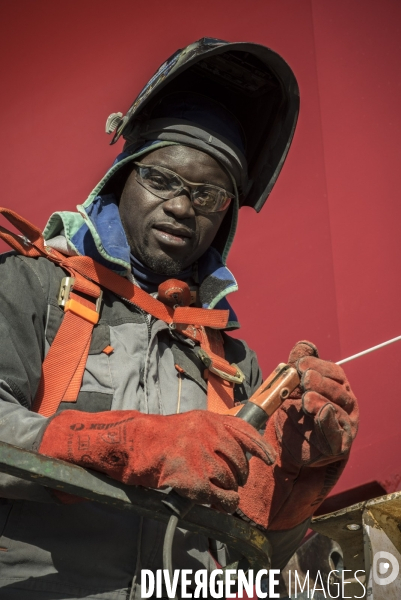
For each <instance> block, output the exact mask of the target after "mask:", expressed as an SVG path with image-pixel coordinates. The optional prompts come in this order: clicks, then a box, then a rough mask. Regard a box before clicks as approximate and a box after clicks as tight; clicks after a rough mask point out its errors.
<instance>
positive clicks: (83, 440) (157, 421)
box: [39, 410, 273, 512]
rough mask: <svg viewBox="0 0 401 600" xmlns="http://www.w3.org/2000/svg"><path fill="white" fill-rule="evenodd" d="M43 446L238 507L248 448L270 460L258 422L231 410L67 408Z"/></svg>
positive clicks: (133, 479) (115, 474)
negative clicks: (174, 411) (146, 411)
mask: <svg viewBox="0 0 401 600" xmlns="http://www.w3.org/2000/svg"><path fill="white" fill-rule="evenodd" d="M39 452H40V453H41V454H45V455H46V456H50V457H53V458H59V459H62V460H66V461H68V462H71V463H74V464H77V465H80V466H82V467H86V468H91V469H95V470H97V471H101V472H102V473H106V474H107V475H109V476H110V477H112V478H113V479H117V480H118V481H122V482H123V483H126V484H129V485H141V486H144V487H149V488H155V489H162V488H166V487H172V488H174V489H175V490H176V492H178V493H179V494H181V495H182V496H186V497H188V498H190V499H192V500H194V501H195V502H198V503H200V504H209V503H210V504H213V505H214V506H216V508H219V509H221V510H225V511H228V512H233V511H234V510H235V508H236V507H237V505H238V502H239V496H238V486H240V485H244V484H245V482H246V479H247V476H248V461H247V459H246V453H247V452H250V453H251V454H253V455H255V456H257V457H258V460H259V461H260V463H261V464H272V462H273V452H272V450H271V448H270V447H269V445H268V443H267V442H265V441H264V440H263V438H262V436H261V435H260V434H259V433H258V432H257V431H255V429H254V428H253V427H252V426H251V425H249V424H248V423H245V422H244V421H241V420H240V419H237V418H236V417H232V416H225V415H219V414H216V413H211V412H207V411H200V410H194V411H190V412H187V413H183V414H178V415H169V416H163V415H147V414H142V413H140V412H137V411H131V410H130V411H110V412H100V413H86V412H81V411H75V410H65V411H63V412H62V413H61V414H59V415H56V416H54V417H52V418H51V419H49V424H48V426H47V427H46V429H45V432H44V435H43V438H42V441H41V443H40V446H39Z"/></svg>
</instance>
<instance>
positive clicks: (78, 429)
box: [70, 423, 85, 431]
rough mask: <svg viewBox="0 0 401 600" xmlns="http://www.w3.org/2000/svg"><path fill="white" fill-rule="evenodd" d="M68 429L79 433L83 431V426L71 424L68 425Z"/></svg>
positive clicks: (81, 424)
mask: <svg viewBox="0 0 401 600" xmlns="http://www.w3.org/2000/svg"><path fill="white" fill-rule="evenodd" d="M70 429H72V430H73V431H81V429H85V425H84V424H83V423H73V424H72V425H70Z"/></svg>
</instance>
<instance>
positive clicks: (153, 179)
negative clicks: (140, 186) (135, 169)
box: [145, 171, 169, 190]
mask: <svg viewBox="0 0 401 600" xmlns="http://www.w3.org/2000/svg"><path fill="white" fill-rule="evenodd" d="M145 179H146V181H147V182H148V183H149V184H150V185H151V186H152V187H154V188H155V189H158V190H162V189H166V188H167V187H169V180H168V178H167V177H165V176H164V175H162V174H161V173H158V172H156V171H150V172H148V173H146V175H145Z"/></svg>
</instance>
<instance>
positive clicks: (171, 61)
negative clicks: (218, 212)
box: [106, 37, 299, 212]
mask: <svg viewBox="0 0 401 600" xmlns="http://www.w3.org/2000/svg"><path fill="white" fill-rule="evenodd" d="M187 92H191V93H193V94H200V95H202V96H206V97H207V98H208V99H210V100H211V101H214V102H216V103H218V104H219V105H220V106H222V107H224V108H225V110H226V111H228V113H231V115H232V116H234V115H235V119H236V120H237V121H238V122H239V123H240V124H241V125H240V128H241V130H242V131H243V132H244V138H245V140H246V148H245V152H244V150H243V149H242V148H239V146H238V143H237V142H234V148H233V147H232V145H231V144H232V142H233V140H232V137H229V138H227V137H226V134H225V133H224V132H223V130H222V129H220V128H218V131H216V128H215V123H209V124H208V125H206V123H205V122H203V123H202V126H201V128H199V127H198V125H199V121H198V119H197V118H196V119H195V120H192V115H189V114H187V115H186V117H188V116H191V118H190V119H188V118H185V119H184V120H183V121H181V119H180V118H179V116H177V114H174V115H172V114H171V113H169V114H168V116H167V114H166V113H164V114H162V115H161V114H159V115H158V116H157V117H156V114H157V113H154V114H153V110H154V109H156V107H157V106H158V104H159V103H160V106H161V103H162V102H163V100H164V99H167V98H168V97H169V96H170V95H172V94H178V95H177V96H176V98H177V97H179V95H180V94H185V93H187ZM298 110H299V90H298V85H297V81H296V79H295V76H294V73H293V72H292V70H291V68H290V67H289V66H288V64H287V63H286V62H285V61H284V60H283V59H282V58H281V56H279V55H278V54H277V53H276V52H273V51H272V50H270V49H269V48H266V46H262V45H261V44H253V43H249V42H225V41H224V40H219V39H216V38H206V37H205V38H202V39H200V40H198V41H196V42H193V43H192V44H189V45H188V46H187V47H186V48H181V49H179V50H177V51H176V52H175V53H174V54H173V55H172V56H170V57H169V58H168V59H167V60H165V61H164V63H163V64H162V65H161V66H160V67H159V69H158V70H157V71H156V73H155V74H154V75H153V76H152V77H151V78H150V79H149V81H148V82H147V83H146V85H145V86H144V88H143V89H142V91H141V92H140V93H139V94H138V96H137V97H136V98H135V100H134V101H133V103H132V105H131V107H130V108H129V109H128V111H127V112H126V113H125V115H123V113H121V112H118V113H112V114H111V115H110V116H109V118H108V119H107V123H106V132H107V133H109V134H110V133H113V139H112V141H111V143H112V144H114V143H115V142H116V141H117V140H118V139H119V137H120V136H123V137H124V138H125V139H127V138H128V140H129V142H131V140H135V139H137V138H139V137H141V136H142V138H144V139H147V140H153V141H155V140H158V141H161V140H170V139H173V138H174V139H175V140H178V141H179V143H185V144H187V145H193V144H195V143H196V144H197V145H198V146H197V147H201V146H202V148H203V149H204V150H205V151H209V152H211V151H213V152H215V153H216V156H217V153H219V158H218V160H220V162H221V164H225V165H226V166H227V168H229V169H230V173H232V174H233V176H234V178H235V181H236V183H237V187H238V191H239V196H240V197H239V203H240V206H251V207H253V208H254V209H255V210H256V211H257V212H259V211H260V210H261V208H262V207H263V205H264V203H265V202H266V199H267V197H268V196H269V194H270V192H271V190H272V188H273V186H274V184H275V182H276V180H277V177H278V175H279V173H280V171H281V168H282V166H283V164H284V161H285V159H286V156H287V153H288V150H289V147H290V145H291V141H292V138H293V135H294V130H295V125H296V122H297V117H298ZM213 112H214V111H213ZM181 116H183V115H181ZM161 118H164V119H167V118H171V119H174V121H173V122H170V123H167V122H164V123H160V122H152V120H155V121H156V120H157V119H161ZM199 129H200V130H201V131H199ZM216 134H217V135H216ZM206 148H208V150H206ZM244 154H245V156H246V161H245V162H244V159H245V156H244ZM245 165H246V178H245V177H244V175H245V168H244V167H245Z"/></svg>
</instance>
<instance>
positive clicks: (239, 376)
mask: <svg viewBox="0 0 401 600" xmlns="http://www.w3.org/2000/svg"><path fill="white" fill-rule="evenodd" d="M198 356H199V358H200V359H201V361H202V362H203V364H204V365H205V366H206V367H207V368H208V369H209V371H210V372H211V373H214V374H215V375H218V376H219V377H221V379H224V380H225V381H230V382H231V383H242V382H243V381H244V379H245V375H244V374H243V372H242V371H241V369H240V368H239V367H238V366H237V365H236V364H235V363H232V364H231V365H230V366H231V367H233V368H234V369H236V371H237V372H236V373H235V375H230V374H229V373H226V372H225V371H222V370H221V369H217V368H216V367H214V366H213V359H212V358H211V357H210V356H209V354H208V353H207V352H206V351H205V350H203V349H202V348H200V349H199V352H198Z"/></svg>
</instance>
